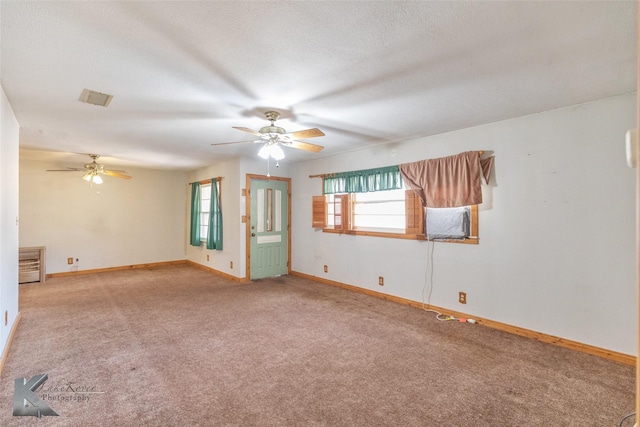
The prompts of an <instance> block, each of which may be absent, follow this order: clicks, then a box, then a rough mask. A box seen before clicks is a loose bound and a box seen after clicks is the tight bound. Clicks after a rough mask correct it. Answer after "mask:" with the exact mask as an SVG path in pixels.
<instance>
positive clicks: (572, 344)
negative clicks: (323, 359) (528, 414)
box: [291, 271, 637, 366]
mask: <svg viewBox="0 0 640 427" xmlns="http://www.w3.org/2000/svg"><path fill="white" fill-rule="evenodd" d="M291 275H294V276H298V277H304V278H306V279H310V280H313V281H316V282H320V283H324V284H327V285H331V286H337V287H340V288H343V289H348V290H351V291H355V292H360V293H363V294H367V295H371V296H374V297H377V298H382V299H386V300H389V301H394V302H397V303H400V304H405V305H410V306H412V307H417V308H428V309H431V310H435V311H437V312H439V313H442V314H443V315H445V316H453V317H456V318H464V319H469V318H472V319H474V320H475V321H476V323H478V324H480V325H484V326H487V327H490V328H493V329H498V330H500V331H505V332H510V333H512V334H516V335H520V336H523V337H527V338H532V339H535V340H538V341H542V342H545V343H549V344H554V345H558V346H560V347H565V348H569V349H572V350H576V351H580V352H583V353H588V354H591V355H594V356H598V357H602V358H605V359H609V360H613V361H616V362H619V363H624V364H626V365H634V366H635V364H636V359H637V358H636V357H635V356H632V355H629V354H624V353H618V352H616V351H612V350H607V349H604V348H600V347H595V346H592V345H589V344H584V343H581V342H578V341H572V340H568V339H565V338H560V337H555V336H553V335H548V334H544V333H542V332H536V331H532V330H530V329H525V328H520V327H518V326H513V325H508V324H506V323H501V322H496V321H495V320H491V319H484V318H481V317H476V316H473V315H471V314H467V313H462V312H459V311H454V310H449V309H446V308H442V307H436V306H433V305H429V306H426V305H424V304H423V303H422V302H419V301H412V300H409V299H405V298H401V297H396V296H393V295H387V294H383V293H382V292H377V291H372V290H370V289H365V288H360V287H358V286H353V285H347V284H346V283H341V282H336V281H334V280H329V279H325V278H322V277H318V276H312V275H309V274H305V273H300V272H297V271H292V272H291Z"/></svg>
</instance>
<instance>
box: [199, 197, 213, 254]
mask: <svg viewBox="0 0 640 427" xmlns="http://www.w3.org/2000/svg"><path fill="white" fill-rule="evenodd" d="M210 206H211V184H201V185H200V241H201V242H206V241H207V233H208V232H209V208H210Z"/></svg>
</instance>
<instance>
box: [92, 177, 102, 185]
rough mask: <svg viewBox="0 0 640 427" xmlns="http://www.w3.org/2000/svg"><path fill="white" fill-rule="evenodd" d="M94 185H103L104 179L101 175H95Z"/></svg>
mask: <svg viewBox="0 0 640 427" xmlns="http://www.w3.org/2000/svg"><path fill="white" fill-rule="evenodd" d="M93 183H94V184H102V177H101V176H100V175H94V176H93Z"/></svg>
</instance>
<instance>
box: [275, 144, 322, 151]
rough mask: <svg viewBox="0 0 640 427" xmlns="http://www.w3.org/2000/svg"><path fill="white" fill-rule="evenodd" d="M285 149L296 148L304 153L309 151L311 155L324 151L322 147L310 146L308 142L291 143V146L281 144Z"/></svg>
mask: <svg viewBox="0 0 640 427" xmlns="http://www.w3.org/2000/svg"><path fill="white" fill-rule="evenodd" d="M282 145H284V146H285V147H291V148H298V149H300V150H304V151H311V152H313V153H318V152H320V151H322V150H323V149H324V147H323V146H322V145H316V144H310V143H308V142H302V141H291V144H282Z"/></svg>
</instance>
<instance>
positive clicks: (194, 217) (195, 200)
mask: <svg viewBox="0 0 640 427" xmlns="http://www.w3.org/2000/svg"><path fill="white" fill-rule="evenodd" d="M190 243H191V246H200V244H201V243H202V242H200V183H198V182H194V183H193V184H191V238H190Z"/></svg>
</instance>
